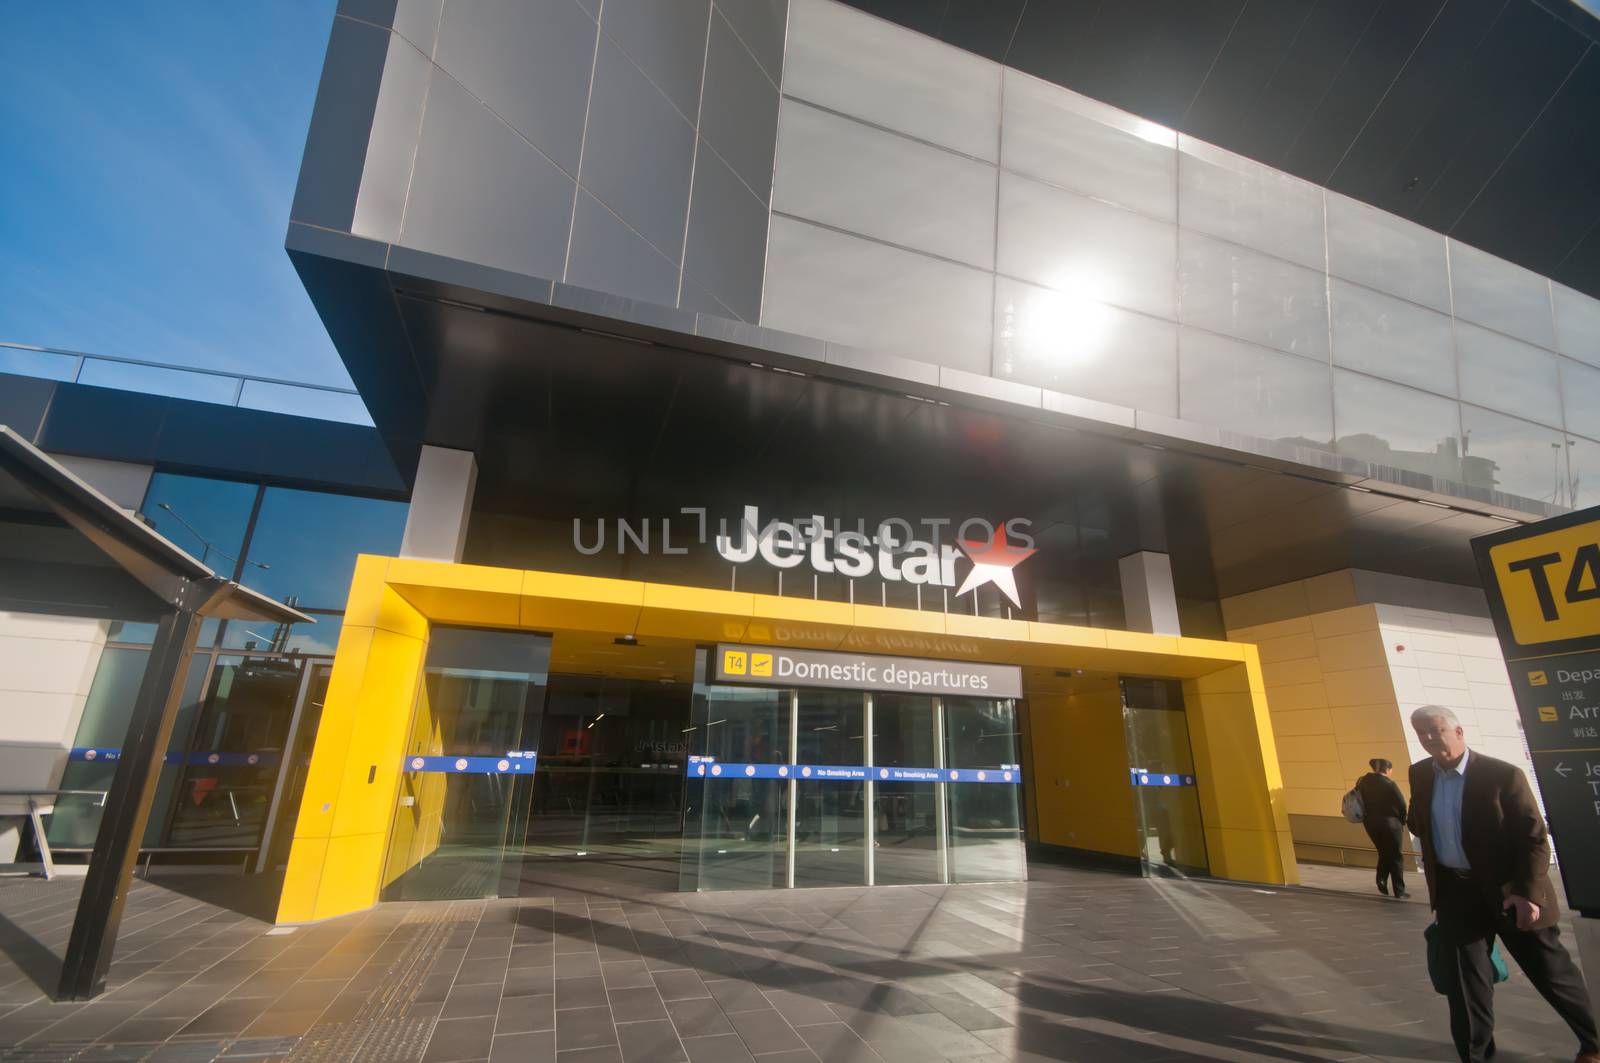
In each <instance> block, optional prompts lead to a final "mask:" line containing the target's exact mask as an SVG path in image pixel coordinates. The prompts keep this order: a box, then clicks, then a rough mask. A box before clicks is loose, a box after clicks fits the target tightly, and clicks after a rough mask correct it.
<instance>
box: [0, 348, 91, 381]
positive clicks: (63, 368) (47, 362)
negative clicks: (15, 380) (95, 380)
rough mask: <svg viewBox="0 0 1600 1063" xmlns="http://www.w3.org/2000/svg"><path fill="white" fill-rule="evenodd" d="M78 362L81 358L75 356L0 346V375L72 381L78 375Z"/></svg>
mask: <svg viewBox="0 0 1600 1063" xmlns="http://www.w3.org/2000/svg"><path fill="white" fill-rule="evenodd" d="M79 361H81V358H80V356H79V355H76V354H57V353H56V352H55V351H30V350H27V349H25V348H22V347H7V346H3V345H0V373H15V374H16V375H17V376H34V377H42V378H44V379H46V380H72V379H75V378H76V377H77V375H78V363H79Z"/></svg>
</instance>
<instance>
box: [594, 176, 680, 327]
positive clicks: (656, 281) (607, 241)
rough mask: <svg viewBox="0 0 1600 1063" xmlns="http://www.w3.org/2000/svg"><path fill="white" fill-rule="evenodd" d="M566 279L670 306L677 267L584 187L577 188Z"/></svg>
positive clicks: (675, 293)
mask: <svg viewBox="0 0 1600 1063" xmlns="http://www.w3.org/2000/svg"><path fill="white" fill-rule="evenodd" d="M567 283H568V284H575V285H577V286H579V287H581V288H594V289H597V290H599V291H605V292H612V293H615V294H617V295H625V296H627V297H628V298H630V299H642V300H644V301H646V302H651V303H659V304H660V305H662V306H673V305H675V304H676V303H677V299H678V266H677V263H675V262H672V261H669V260H668V259H667V258H666V256H664V255H663V254H662V253H661V252H659V251H657V250H656V249H655V248H654V247H651V246H650V245H649V244H648V243H646V242H645V240H644V239H643V238H642V237H640V236H639V234H638V233H636V232H634V231H633V230H632V229H629V228H628V227H627V225H625V224H624V223H623V222H622V219H620V218H618V217H617V216H616V215H615V214H613V213H611V211H609V210H607V209H606V207H605V206H604V205H603V204H602V203H600V201H599V200H597V199H595V198H594V197H593V196H591V195H590V194H589V193H588V192H579V193H578V214H577V219H576V220H575V221H574V222H573V226H572V254H571V256H570V257H569V258H568V261H567Z"/></svg>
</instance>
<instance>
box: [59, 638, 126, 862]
mask: <svg viewBox="0 0 1600 1063" xmlns="http://www.w3.org/2000/svg"><path fill="white" fill-rule="evenodd" d="M149 659H150V651H149V650H142V649H124V648H118V647H109V648H107V649H104V650H102V651H100V663H99V665H98V667H96V669H95V673H94V681H93V682H92V683H90V685H89V696H88V698H87V699H86V700H85V702H84V706H83V715H82V716H80V717H79V718H78V731H77V734H76V735H75V736H74V737H73V740H72V745H73V747H74V748H76V749H85V748H87V749H121V748H122V743H123V742H124V741H125V740H126V739H127V737H128V720H129V718H130V717H131V716H132V714H133V700H134V698H135V697H137V696H138V693H139V682H140V680H142V679H143V678H144V667H145V662H146V661H148V660H149ZM116 767H117V766H116V762H115V761H109V760H103V759H100V758H98V757H97V758H96V759H95V760H92V761H91V760H70V761H68V762H67V766H66V768H65V769H64V770H63V771H62V773H61V787H60V788H61V789H63V790H107V789H110V787H111V776H112V775H113V774H114V773H115V772H116ZM101 800H102V799H101V798H99V797H97V796H87V795H77V794H69V795H65V796H63V797H61V798H60V799H58V800H57V801H56V804H55V813H54V814H53V815H52V816H51V817H50V823H49V825H48V826H47V827H46V828H45V835H46V837H48V838H49V839H50V844H51V845H53V846H56V847H58V848H89V847H92V846H93V845H94V836H95V833H96V832H97V831H98V830H99V829H100V816H101V814H102V812H103V811H104V809H103V808H102V807H101Z"/></svg>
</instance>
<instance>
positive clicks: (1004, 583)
mask: <svg viewBox="0 0 1600 1063" xmlns="http://www.w3.org/2000/svg"><path fill="white" fill-rule="evenodd" d="M922 523H923V524H924V525H926V526H929V527H931V528H932V529H933V531H934V533H935V534H934V535H933V537H932V538H931V539H919V538H915V537H914V532H913V529H912V526H911V522H910V521H907V520H903V519H901V518H898V517H895V518H891V519H889V520H886V521H884V522H883V523H881V524H879V525H878V527H877V530H876V532H875V533H872V534H869V533H868V532H867V531H866V530H865V528H862V527H857V528H854V529H847V528H843V527H841V526H840V525H839V524H838V522H835V523H834V524H832V525H829V524H828V523H827V522H826V521H825V520H824V519H823V518H822V517H821V516H820V515H817V516H812V517H809V518H806V519H804V520H798V521H793V522H790V521H782V520H769V521H767V522H766V523H765V524H763V523H762V522H761V513H760V511H759V509H758V508H757V507H756V506H746V507H744V519H743V520H742V521H741V522H740V526H739V529H738V533H737V534H729V533H727V532H724V533H723V534H721V535H718V536H717V540H716V548H717V553H718V554H719V555H720V556H721V557H722V558H723V559H724V560H727V561H731V562H733V563H734V564H736V565H742V564H746V563H748V562H751V561H754V560H756V559H757V558H760V559H761V560H762V561H763V562H765V563H766V564H769V565H771V566H773V567H774V568H780V569H786V568H796V567H798V566H800V565H803V564H809V565H810V567H811V569H812V570H813V571H815V572H819V573H822V574H825V575H826V574H832V573H838V574H839V575H841V576H845V577H848V578H850V579H861V578H864V577H870V576H873V575H874V574H876V575H877V576H878V577H880V578H881V579H883V580H886V581H888V582H890V583H900V582H904V583H909V584H913V585H923V586H929V587H955V586H956V565H957V564H958V563H959V562H960V561H962V560H963V559H964V560H966V561H968V562H970V563H971V566H972V567H971V568H969V569H968V570H967V571H966V573H965V575H964V577H963V578H962V580H961V581H960V587H959V589H958V590H956V592H955V593H956V594H957V595H962V594H966V593H967V592H968V591H973V590H976V589H977V588H979V587H981V586H983V585H984V584H986V583H992V584H993V585H994V586H995V587H996V588H997V589H998V590H999V591H1000V593H1001V594H1003V595H1005V596H1006V598H1007V599H1008V600H1009V601H1010V602H1011V604H1012V605H1014V606H1016V607H1017V608H1019V609H1020V608H1022V600H1021V597H1020V596H1019V595H1018V593H1017V579H1016V571H1015V570H1016V567H1017V565H1019V564H1021V563H1022V562H1023V561H1026V560H1027V559H1028V558H1030V557H1032V556H1033V555H1034V554H1035V553H1037V552H1038V551H1037V549H1036V548H1035V547H1034V545H1033V538H1032V537H1031V536H1030V535H1028V533H1027V529H1028V527H1029V525H1030V522H1029V521H1028V520H1026V519H1025V518H1021V517H1017V518H1014V519H1012V520H1006V521H1000V522H998V523H991V522H990V521H987V520H984V519H982V518H980V517H974V518H972V519H969V520H965V521H962V522H961V524H960V525H959V527H958V528H957V529H956V540H955V541H956V544H957V546H959V547H960V549H959V550H957V548H956V546H952V545H950V544H948V543H941V542H940V541H939V538H938V534H937V533H938V531H939V529H940V528H943V527H946V526H949V525H950V524H951V523H953V522H951V521H949V520H924V521H922ZM724 526H725V525H724ZM1013 540H1014V541H1015V542H1013Z"/></svg>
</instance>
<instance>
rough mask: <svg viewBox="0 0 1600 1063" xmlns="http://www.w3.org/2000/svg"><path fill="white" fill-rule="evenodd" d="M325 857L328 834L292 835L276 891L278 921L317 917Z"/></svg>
mask: <svg viewBox="0 0 1600 1063" xmlns="http://www.w3.org/2000/svg"><path fill="white" fill-rule="evenodd" d="M327 858H328V839H327V838H301V837H298V836H297V837H296V838H295V840H294V848H293V850H292V851H291V854H290V858H289V869H288V870H287V871H285V872H284V876H283V890H282V891H281V892H280V893H279V894H278V914H277V916H276V919H277V921H278V922H280V923H308V922H310V921H311V920H313V919H315V918H317V890H318V888H319V887H320V886H321V884H322V869H323V867H324V865H325V864H326V862H327Z"/></svg>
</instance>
